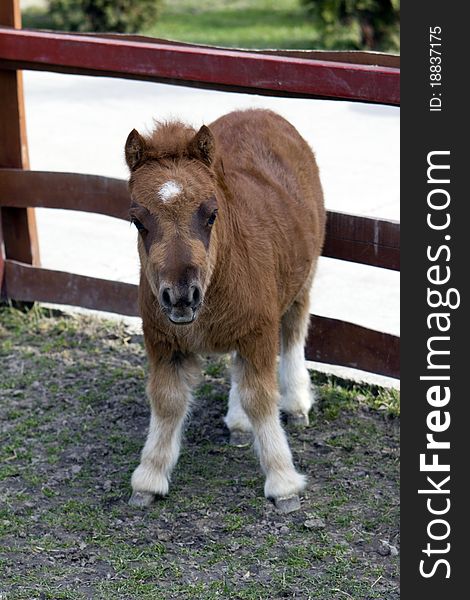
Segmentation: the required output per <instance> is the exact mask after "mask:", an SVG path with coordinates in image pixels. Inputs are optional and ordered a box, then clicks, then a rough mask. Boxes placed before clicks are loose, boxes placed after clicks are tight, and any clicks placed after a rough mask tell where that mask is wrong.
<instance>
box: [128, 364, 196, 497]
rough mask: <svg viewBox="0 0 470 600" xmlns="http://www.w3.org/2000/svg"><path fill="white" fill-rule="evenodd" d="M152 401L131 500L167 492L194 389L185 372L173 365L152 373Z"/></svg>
mask: <svg viewBox="0 0 470 600" xmlns="http://www.w3.org/2000/svg"><path fill="white" fill-rule="evenodd" d="M147 393H148V396H149V399H150V405H151V411H152V412H151V417H150V426H149V431H148V435H147V441H146V442H145V446H144V448H143V450H142V455H141V460H140V464H139V466H138V467H137V469H136V470H135V471H134V473H133V475H132V481H131V483H132V490H133V495H132V497H131V500H130V502H131V503H132V504H138V505H146V504H149V503H150V502H151V500H153V496H154V495H159V496H165V495H166V494H168V488H169V482H170V475H171V472H172V470H173V468H174V466H175V465H176V462H177V461H178V456H179V452H180V445H181V431H182V428H183V423H184V419H185V417H186V415H187V412H188V408H189V404H190V400H191V391H190V387H189V385H188V382H187V379H186V378H185V377H184V373H182V372H180V373H179V374H178V372H177V371H176V370H175V369H174V368H173V367H171V366H164V367H160V368H159V369H158V371H156V372H154V373H152V374H151V376H150V379H149V383H148V386H147Z"/></svg>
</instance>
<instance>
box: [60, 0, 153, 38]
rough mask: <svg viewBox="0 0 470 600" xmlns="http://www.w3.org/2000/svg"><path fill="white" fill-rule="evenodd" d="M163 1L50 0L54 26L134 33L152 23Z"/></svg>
mask: <svg viewBox="0 0 470 600" xmlns="http://www.w3.org/2000/svg"><path fill="white" fill-rule="evenodd" d="M161 2H162V0H50V1H49V12H50V18H51V21H52V23H53V26H54V27H55V28H57V29H62V30H66V31H93V32H95V31H96V32H103V31H114V32H118V33H134V32H136V31H139V30H140V29H141V28H142V27H145V26H148V25H152V24H154V23H155V20H156V18H157V16H158V12H159V8H160V6H161Z"/></svg>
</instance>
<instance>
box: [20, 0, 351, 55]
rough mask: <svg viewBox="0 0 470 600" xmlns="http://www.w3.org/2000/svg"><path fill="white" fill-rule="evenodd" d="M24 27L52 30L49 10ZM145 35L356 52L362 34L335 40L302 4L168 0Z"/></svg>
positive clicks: (35, 13) (28, 12)
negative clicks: (352, 50)
mask: <svg viewBox="0 0 470 600" xmlns="http://www.w3.org/2000/svg"><path fill="white" fill-rule="evenodd" d="M22 15H23V26H24V27H28V28H38V29H41V28H42V29H52V28H54V24H53V22H52V20H51V18H50V15H49V12H48V10H47V7H40V6H39V7H37V6H36V7H29V8H26V9H24V10H23V13H22ZM140 33H142V34H143V35H147V36H151V37H156V38H164V39H172V40H178V41H182V42H190V43H196V44H209V45H214V46H222V47H229V48H278V49H282V48H292V49H308V48H325V47H328V48H336V49H347V48H354V47H355V43H356V42H357V39H356V38H357V32H355V31H354V29H353V28H352V27H351V26H348V25H344V26H343V27H341V29H340V30H339V31H338V32H337V33H336V34H335V38H333V39H332V36H331V35H330V36H329V37H327V36H326V35H325V32H324V29H323V26H320V24H319V23H318V22H315V21H314V20H313V19H312V18H311V17H309V16H308V15H307V13H306V11H305V10H304V8H303V7H302V6H301V3H300V1H299V0H167V2H165V4H164V5H163V8H162V10H161V12H160V16H159V17H158V20H157V21H156V22H155V23H154V24H153V25H150V26H147V27H146V28H144V30H143V31H141V32H140Z"/></svg>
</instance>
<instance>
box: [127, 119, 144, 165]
mask: <svg viewBox="0 0 470 600" xmlns="http://www.w3.org/2000/svg"><path fill="white" fill-rule="evenodd" d="M125 152H126V162H127V165H128V167H129V169H130V170H131V171H134V170H135V169H136V168H137V167H138V166H139V164H140V163H141V162H142V161H143V159H144V154H145V140H144V138H143V137H142V136H141V135H140V133H139V132H138V131H137V129H133V130H132V131H131V132H130V134H129V135H128V136H127V140H126V149H125Z"/></svg>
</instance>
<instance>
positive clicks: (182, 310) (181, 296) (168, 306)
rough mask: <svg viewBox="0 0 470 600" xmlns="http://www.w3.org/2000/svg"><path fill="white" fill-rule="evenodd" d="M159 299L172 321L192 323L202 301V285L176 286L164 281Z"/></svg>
mask: <svg viewBox="0 0 470 600" xmlns="http://www.w3.org/2000/svg"><path fill="white" fill-rule="evenodd" d="M158 301H159V302H160V306H161V307H162V309H163V311H164V312H165V313H166V315H167V317H168V318H169V319H170V321H171V322H172V323H175V324H178V325H179V324H185V323H192V322H193V321H194V319H195V318H196V311H197V309H198V308H199V306H200V305H201V302H202V290H201V286H200V285H199V284H198V283H191V284H184V285H181V284H180V285H175V286H172V285H168V284H166V283H163V284H162V285H161V286H160V292H159V297H158Z"/></svg>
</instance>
